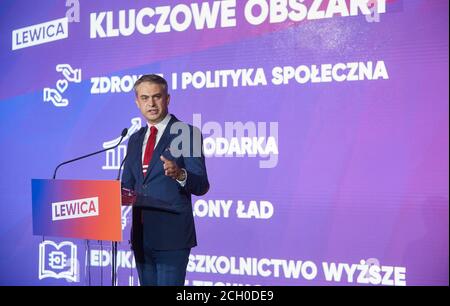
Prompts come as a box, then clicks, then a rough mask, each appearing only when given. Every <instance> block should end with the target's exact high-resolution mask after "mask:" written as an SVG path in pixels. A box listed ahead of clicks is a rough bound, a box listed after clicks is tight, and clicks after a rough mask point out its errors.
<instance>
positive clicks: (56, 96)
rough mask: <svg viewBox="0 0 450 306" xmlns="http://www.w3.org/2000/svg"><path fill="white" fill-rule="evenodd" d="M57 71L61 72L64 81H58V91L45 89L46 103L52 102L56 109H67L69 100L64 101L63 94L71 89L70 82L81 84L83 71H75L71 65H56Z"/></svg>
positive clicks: (44, 97)
mask: <svg viewBox="0 0 450 306" xmlns="http://www.w3.org/2000/svg"><path fill="white" fill-rule="evenodd" d="M56 71H57V72H61V73H62V75H63V76H64V79H60V80H58V81H56V85H55V87H56V89H54V88H48V87H45V88H44V96H43V99H44V102H52V103H53V105H54V106H56V107H66V106H67V105H69V100H67V99H63V97H62V94H63V93H64V92H65V91H66V90H67V88H68V87H69V82H72V83H80V82H81V69H73V68H72V67H71V66H70V65H69V64H59V65H56Z"/></svg>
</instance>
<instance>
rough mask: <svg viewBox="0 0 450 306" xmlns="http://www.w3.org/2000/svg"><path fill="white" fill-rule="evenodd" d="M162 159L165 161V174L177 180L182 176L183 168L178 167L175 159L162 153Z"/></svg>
mask: <svg viewBox="0 0 450 306" xmlns="http://www.w3.org/2000/svg"><path fill="white" fill-rule="evenodd" d="M160 159H161V160H162V162H163V167H164V174H165V175H166V176H168V177H171V178H173V179H174V180H177V179H179V178H180V177H181V176H182V174H183V170H182V169H181V168H180V167H178V165H177V164H176V163H175V162H174V161H171V160H168V159H167V158H165V157H164V156H162V155H161V157H160Z"/></svg>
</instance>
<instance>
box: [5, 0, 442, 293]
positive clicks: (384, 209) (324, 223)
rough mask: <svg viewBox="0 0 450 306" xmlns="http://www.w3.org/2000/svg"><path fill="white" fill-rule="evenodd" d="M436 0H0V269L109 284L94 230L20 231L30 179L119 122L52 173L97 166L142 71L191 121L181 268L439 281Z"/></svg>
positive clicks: (263, 275)
mask: <svg viewBox="0 0 450 306" xmlns="http://www.w3.org/2000/svg"><path fill="white" fill-rule="evenodd" d="M448 5H449V4H448V1H446V0H368V1H366V0H341V1H327V0H324V1H321V0H309V1H308V0H305V1H301V0H297V1H287V0H284V1H283V0H278V1H275V0H271V1H269V0H242V1H241V0H228V1H201V0H195V1H179V0H177V1H168V0H164V1H163V0H161V1H106V0H102V1H84V0H79V1H76V0H67V1H62V0H61V1H57V0H53V1H52V0H46V1H28V0H14V1H13V0H4V1H2V2H1V4H0V42H1V44H0V63H1V73H2V77H1V78H0V88H1V90H0V100H1V101H0V145H1V153H0V154H1V158H0V169H1V177H0V199H1V213H0V245H1V260H0V284H2V285H7V284H12V285H85V284H93V285H101V284H103V285H107V284H110V269H111V245H110V243H109V242H108V241H86V240H78V239H66V238H61V237H42V236H34V235H33V232H32V197H31V180H32V179H33V178H38V179H48V178H51V177H52V174H53V171H54V168H55V166H56V165H57V164H58V163H60V162H62V161H65V160H68V159H71V158H73V157H77V156H80V155H83V154H86V153H90V152H93V151H96V150H100V149H102V148H107V147H108V146H111V145H114V144H115V143H117V141H118V137H119V136H120V133H121V131H122V129H123V128H125V127H127V128H129V134H128V135H127V137H125V139H124V141H123V143H122V144H121V145H120V146H119V147H118V148H117V149H115V150H110V151H108V152H106V153H104V154H100V155H97V156H94V157H91V158H89V159H86V160H83V161H79V162H77V163H73V164H70V165H66V166H64V167H62V168H61V169H60V170H59V172H58V175H57V178H60V179H95V180H109V179H115V177H116V176H117V173H118V166H119V163H120V161H121V160H122V159H123V157H124V155H125V153H126V144H127V142H128V138H129V136H130V135H131V134H132V133H134V132H136V131H137V130H138V129H139V128H140V127H142V126H143V125H145V124H146V122H145V121H143V119H142V118H141V117H140V113H139V110H138V109H137V107H136V105H135V102H134V92H133V90H132V86H133V83H134V81H135V80H136V79H137V78H138V77H139V76H140V75H142V74H149V73H157V74H162V75H163V76H164V77H166V78H167V80H168V81H169V84H170V86H169V87H170V88H169V91H170V94H171V96H172V99H171V103H170V109H169V110H170V112H171V113H173V114H175V115H176V116H177V117H178V118H179V119H181V120H183V121H185V122H188V123H191V124H193V125H195V126H197V127H198V128H200V129H201V130H202V132H203V136H204V137H205V144H204V150H205V154H206V156H207V158H206V165H207V169H208V175H209V181H210V184H211V189H210V191H209V192H208V193H207V194H206V195H204V196H201V197H195V198H194V199H193V210H194V215H195V221H196V229H197V233H198V247H196V248H194V249H192V253H191V256H190V261H189V265H188V274H187V280H186V283H187V284H188V285H240V284H243V285H358V284H363V285H365V284H369V285H399V286H402V285H448V271H449V270H448V260H449V257H448V256H449V253H448V250H449V249H448V238H449V237H448V207H449V200H448V199H449V197H448V184H449V182H448V178H449V177H448V169H449V168H448V160H449V152H448V148H449V146H448V145H449V143H448V136H449V135H448V128H449V126H448V115H449V110H448V106H449V104H448V99H449V92H448V81H449V80H448V68H449V67H448V34H449V33H448V9H449V8H448ZM130 218H131V213H130V209H129V208H125V209H122V228H123V236H124V241H123V242H121V243H120V244H119V252H118V284H119V285H137V284H138V280H137V274H136V271H135V263H134V259H133V254H132V252H131V251H130V247H129V244H128V239H129V231H130V223H131V220H130ZM87 263H89V265H87Z"/></svg>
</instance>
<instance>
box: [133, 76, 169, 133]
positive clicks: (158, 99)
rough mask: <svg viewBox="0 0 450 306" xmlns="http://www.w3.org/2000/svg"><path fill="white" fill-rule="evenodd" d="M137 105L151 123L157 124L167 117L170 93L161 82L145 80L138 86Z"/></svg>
mask: <svg viewBox="0 0 450 306" xmlns="http://www.w3.org/2000/svg"><path fill="white" fill-rule="evenodd" d="M136 93H137V96H136V105H137V107H138V108H139V109H140V110H141V113H142V115H143V116H144V117H145V119H147V121H148V122H149V123H150V124H153V125H154V124H157V123H159V122H161V121H162V120H163V119H164V117H166V115H167V112H168V106H169V102H170V95H168V94H166V92H165V91H164V88H163V86H162V85H160V84H154V83H150V82H143V83H141V84H139V85H138V86H137V87H136Z"/></svg>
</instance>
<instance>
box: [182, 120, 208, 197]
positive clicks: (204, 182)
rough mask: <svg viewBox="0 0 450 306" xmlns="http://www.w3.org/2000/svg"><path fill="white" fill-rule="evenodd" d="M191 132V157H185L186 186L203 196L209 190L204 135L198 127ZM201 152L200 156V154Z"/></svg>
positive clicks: (197, 194)
mask: <svg viewBox="0 0 450 306" xmlns="http://www.w3.org/2000/svg"><path fill="white" fill-rule="evenodd" d="M191 133H192V134H191V140H192V141H191V150H190V153H191V154H190V156H189V157H184V166H185V169H186V172H187V179H186V185H185V187H184V188H185V190H186V191H187V192H189V193H191V194H194V195H196V196H201V195H204V194H206V193H207V192H208V190H209V181H208V174H207V172H206V165H205V156H204V155H203V137H202V135H201V132H200V130H199V129H198V128H196V127H193V128H192V129H191ZM199 154H200V156H198V155H199Z"/></svg>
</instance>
